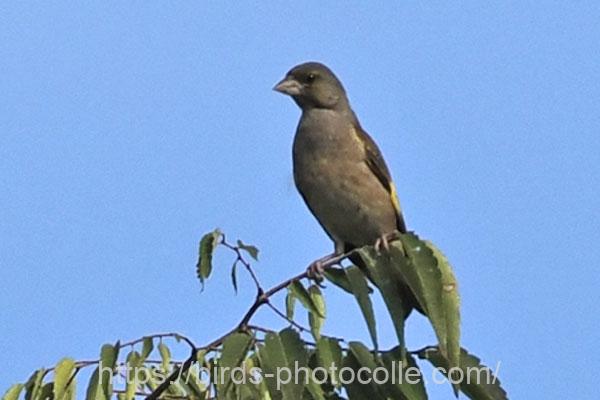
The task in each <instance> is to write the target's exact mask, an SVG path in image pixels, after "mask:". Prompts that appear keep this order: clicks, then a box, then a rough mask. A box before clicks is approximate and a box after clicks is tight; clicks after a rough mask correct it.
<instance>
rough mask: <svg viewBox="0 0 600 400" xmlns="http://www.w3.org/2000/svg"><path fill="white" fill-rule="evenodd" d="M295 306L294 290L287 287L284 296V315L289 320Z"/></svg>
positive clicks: (292, 316)
mask: <svg viewBox="0 0 600 400" xmlns="http://www.w3.org/2000/svg"><path fill="white" fill-rule="evenodd" d="M295 308H296V297H295V296H294V292H292V291H291V289H290V288H289V287H288V291H287V295H286V296H285V316H286V317H287V318H288V319H289V320H293V319H294V309H295Z"/></svg>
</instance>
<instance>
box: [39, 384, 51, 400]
mask: <svg viewBox="0 0 600 400" xmlns="http://www.w3.org/2000/svg"><path fill="white" fill-rule="evenodd" d="M38 400H54V382H49V383H46V384H45V385H44V386H42V391H41V392H40V397H39V399H38Z"/></svg>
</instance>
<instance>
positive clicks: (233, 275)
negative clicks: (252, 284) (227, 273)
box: [231, 259, 239, 294]
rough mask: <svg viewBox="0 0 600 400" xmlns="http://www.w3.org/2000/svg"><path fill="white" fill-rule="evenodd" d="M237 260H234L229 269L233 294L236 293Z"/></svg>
mask: <svg viewBox="0 0 600 400" xmlns="http://www.w3.org/2000/svg"><path fill="white" fill-rule="evenodd" d="M238 261H239V260H237V259H236V260H235V261H234V262H233V265H232V267H231V284H232V285H233V291H234V292H235V294H237V292H238V284H237V265H238Z"/></svg>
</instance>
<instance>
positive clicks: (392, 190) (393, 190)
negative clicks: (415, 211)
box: [390, 182, 402, 215]
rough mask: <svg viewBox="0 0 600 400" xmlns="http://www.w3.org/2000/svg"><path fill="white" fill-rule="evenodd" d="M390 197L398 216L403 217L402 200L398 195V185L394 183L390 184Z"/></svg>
mask: <svg viewBox="0 0 600 400" xmlns="http://www.w3.org/2000/svg"><path fill="white" fill-rule="evenodd" d="M390 196H391V197H392V205H393V206H394V210H396V214H397V215H402V209H401V208H400V200H398V193H397V192H396V185H394V182H390Z"/></svg>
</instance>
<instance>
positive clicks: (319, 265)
mask: <svg viewBox="0 0 600 400" xmlns="http://www.w3.org/2000/svg"><path fill="white" fill-rule="evenodd" d="M324 272H325V268H324V267H323V261H322V260H317V261H315V262H313V263H312V264H310V265H309V266H308V269H307V271H306V275H307V276H308V277H309V278H310V279H313V280H314V281H316V282H317V283H319V282H321V281H323V273H324Z"/></svg>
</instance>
